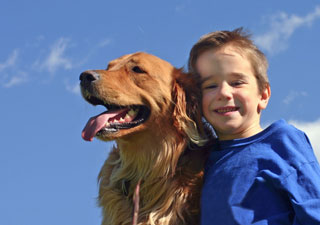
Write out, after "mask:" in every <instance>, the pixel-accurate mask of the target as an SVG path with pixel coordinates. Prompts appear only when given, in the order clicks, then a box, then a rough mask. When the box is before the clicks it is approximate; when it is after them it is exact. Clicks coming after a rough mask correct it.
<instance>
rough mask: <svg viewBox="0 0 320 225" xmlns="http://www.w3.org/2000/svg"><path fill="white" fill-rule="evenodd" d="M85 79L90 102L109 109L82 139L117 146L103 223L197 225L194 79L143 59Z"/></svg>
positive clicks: (103, 199)
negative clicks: (111, 141) (99, 140)
mask: <svg viewBox="0 0 320 225" xmlns="http://www.w3.org/2000/svg"><path fill="white" fill-rule="evenodd" d="M80 80H81V91H82V95H83V97H84V98H85V100H87V101H88V102H89V103H91V104H93V105H104V106H105V107H106V108H107V111H106V112H103V113H101V114H100V115H98V116H95V117H92V118H91V119H89V121H88V122H87V125H86V126H85V128H84V130H83V132H82V137H83V138H84V139H85V140H87V141H91V140H92V139H93V138H94V137H97V138H99V139H101V140H103V141H110V140H115V142H116V146H115V147H113V149H112V151H111V153H110V155H109V157H108V159H107V160H106V162H105V164H104V165H103V167H102V170H101V172H100V174H99V181H100V182H99V198H98V200H99V205H100V206H101V207H102V209H103V221H102V224H103V225H125V224H134V223H135V222H133V221H134V219H133V218H134V216H135V217H136V221H137V223H138V224H140V225H142V224H148V225H149V224H150V225H151V224H152V225H155V224H157V225H160V224H161V225H179V224H190V225H191V224H192V225H195V224H199V214H200V209H199V208H200V204H199V203H200V191H201V185H202V177H203V165H204V161H205V158H206V151H204V150H201V149H200V147H198V146H200V145H201V143H202V142H203V141H204V140H205V138H204V132H203V129H202V128H201V126H200V125H201V112H200V109H199V104H200V103H199V99H200V97H201V96H200V95H201V92H200V90H199V89H198V85H197V82H196V80H195V79H194V78H193V77H192V76H191V75H190V74H186V73H183V72H182V70H181V69H176V68H174V67H173V66H172V65H171V64H170V63H168V62H166V61H164V60H162V59H160V58H158V57H156V56H154V55H150V54H147V53H144V52H138V53H134V54H128V55H125V56H122V57H120V58H118V59H115V60H113V61H111V62H110V63H109V65H108V68H107V69H106V70H89V71H85V72H83V73H82V74H81V75H80ZM196 121H198V124H199V126H197V125H196V124H197V123H196ZM199 121H200V122H199ZM190 146H194V147H195V148H197V149H193V148H191V147H190ZM135 191H136V200H134V197H135ZM137 198H138V199H137ZM134 205H136V209H135V210H134ZM137 206H139V211H138V210H137ZM134 211H135V213H133V212H134Z"/></svg>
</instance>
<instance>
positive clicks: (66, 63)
mask: <svg viewBox="0 0 320 225" xmlns="http://www.w3.org/2000/svg"><path fill="white" fill-rule="evenodd" d="M68 44H69V40H68V39H65V38H60V39H59V40H58V41H56V43H54V45H53V46H52V47H51V51H50V53H49V55H48V57H47V58H46V59H45V61H44V62H42V63H39V62H36V63H35V67H40V69H46V70H48V71H49V72H50V73H54V72H55V71H56V70H57V69H59V68H64V69H72V67H73V65H72V62H71V60H70V59H69V58H67V57H66V56H65V55H64V54H65V50H66V49H67V47H68ZM39 64H40V65H39Z"/></svg>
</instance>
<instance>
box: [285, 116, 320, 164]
mask: <svg viewBox="0 0 320 225" xmlns="http://www.w3.org/2000/svg"><path fill="white" fill-rule="evenodd" d="M289 123H290V124H292V125H294V126H295V127H297V128H298V129H300V130H302V131H304V132H305V133H306V134H307V135H308V137H309V139H310V142H311V144H312V147H313V149H314V151H315V154H316V157H317V158H318V161H319V162H320V138H319V137H320V118H319V119H318V120H316V121H313V122H303V121H296V120H291V121H289Z"/></svg>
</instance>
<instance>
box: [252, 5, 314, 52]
mask: <svg viewBox="0 0 320 225" xmlns="http://www.w3.org/2000/svg"><path fill="white" fill-rule="evenodd" d="M318 18H320V6H316V7H315V9H314V11H313V12H311V13H309V14H307V15H305V16H302V17H299V16H297V15H294V14H292V15H288V14H286V13H285V12H281V13H278V14H276V15H273V16H271V18H270V19H271V24H270V27H271V28H270V30H269V31H267V32H266V33H264V34H262V35H258V36H256V37H255V38H254V41H255V43H256V44H257V45H258V46H260V47H261V48H262V49H264V50H266V51H267V52H269V53H277V52H280V51H283V50H285V49H286V48H287V41H288V39H289V38H290V37H291V35H292V34H293V33H294V32H295V31H296V29H298V28H299V27H303V26H311V25H312V23H313V22H314V21H315V20H316V19H318Z"/></svg>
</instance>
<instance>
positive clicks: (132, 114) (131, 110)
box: [128, 109, 137, 116]
mask: <svg viewBox="0 0 320 225" xmlns="http://www.w3.org/2000/svg"><path fill="white" fill-rule="evenodd" d="M136 113H137V112H136V111H134V110H133V109H130V111H129V112H128V115H129V116H134V115H136Z"/></svg>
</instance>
